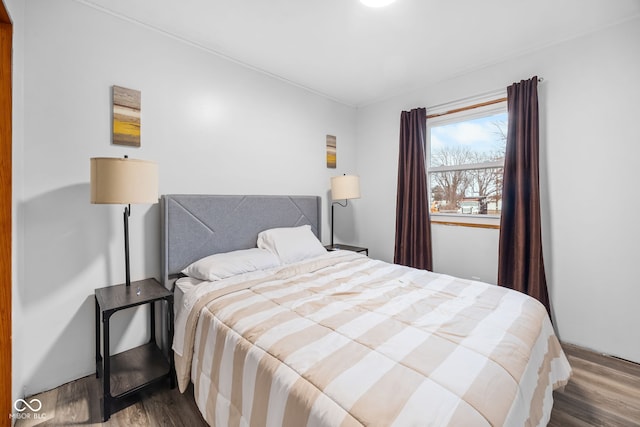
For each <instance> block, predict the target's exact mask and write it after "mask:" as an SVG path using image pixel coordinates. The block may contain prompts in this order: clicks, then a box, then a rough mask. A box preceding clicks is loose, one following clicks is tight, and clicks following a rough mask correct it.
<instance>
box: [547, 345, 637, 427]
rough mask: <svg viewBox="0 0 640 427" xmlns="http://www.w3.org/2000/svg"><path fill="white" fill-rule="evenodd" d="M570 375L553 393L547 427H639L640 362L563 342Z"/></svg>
mask: <svg viewBox="0 0 640 427" xmlns="http://www.w3.org/2000/svg"><path fill="white" fill-rule="evenodd" d="M563 348H564V350H565V353H566V355H567V358H568V359H569V363H570V364H571V368H572V369H573V376H572V377H571V380H570V381H569V383H568V384H567V385H566V387H565V388H564V390H557V391H555V392H554V394H553V396H554V405H553V411H552V413H551V420H550V422H549V425H550V426H583V425H584V426H607V427H609V426H613V427H615V426H624V427H627V426H640V365H638V364H636V363H633V362H629V361H626V360H622V359H618V358H615V357H611V356H607V355H604V354H598V353H595V352H592V351H589V350H587V349H584V348H580V347H577V346H573V345H567V344H564V345H563Z"/></svg>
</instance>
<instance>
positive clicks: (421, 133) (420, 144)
mask: <svg viewBox="0 0 640 427" xmlns="http://www.w3.org/2000/svg"><path fill="white" fill-rule="evenodd" d="M426 133H427V110H426V108H416V109H414V110H411V111H403V112H402V114H401V115H400V155H399V157H398V195H397V200H396V241H395V249H394V254H393V262H394V263H396V264H402V265H408V266H410V267H415V268H421V269H423V270H432V266H431V223H430V220H429V200H428V198H427V175H426V169H425V165H424V161H425V158H424V153H425V144H426Z"/></svg>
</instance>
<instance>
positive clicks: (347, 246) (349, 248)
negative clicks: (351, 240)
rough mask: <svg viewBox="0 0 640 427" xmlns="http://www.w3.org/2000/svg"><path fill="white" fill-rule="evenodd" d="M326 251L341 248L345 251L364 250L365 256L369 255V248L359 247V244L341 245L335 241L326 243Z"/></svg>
mask: <svg viewBox="0 0 640 427" xmlns="http://www.w3.org/2000/svg"><path fill="white" fill-rule="evenodd" d="M324 248H325V249H326V250H328V251H337V250H339V249H343V250H345V251H353V252H364V254H365V255H366V256H369V248H361V247H360V246H351V245H343V244H341V243H336V244H335V245H327V246H325V247H324Z"/></svg>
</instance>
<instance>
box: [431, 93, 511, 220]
mask: <svg viewBox="0 0 640 427" xmlns="http://www.w3.org/2000/svg"><path fill="white" fill-rule="evenodd" d="M460 109H461V110H462V109H463V108H460ZM434 115H435V116H436V117H430V118H428V119H427V153H426V155H427V161H426V164H427V183H428V187H429V202H430V206H431V208H430V210H431V215H432V219H433V220H434V222H438V220H439V219H444V218H446V217H447V216H455V217H456V218H455V221H459V222H466V221H467V220H469V222H476V223H477V222H478V221H479V220H480V222H482V219H483V218H485V219H488V220H489V222H491V221H494V222H495V221H496V219H497V220H499V218H500V212H501V209H502V176H503V169H504V155H505V148H506V142H507V105H506V100H504V101H501V102H499V103H493V104H491V105H483V106H481V107H476V108H471V109H464V111H460V112H455V113H447V114H442V115H439V116H438V115H437V114H434ZM428 117H429V116H428Z"/></svg>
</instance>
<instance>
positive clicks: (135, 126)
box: [113, 120, 140, 136]
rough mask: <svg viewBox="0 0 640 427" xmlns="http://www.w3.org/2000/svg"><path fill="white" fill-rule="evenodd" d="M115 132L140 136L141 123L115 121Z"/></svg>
mask: <svg viewBox="0 0 640 427" xmlns="http://www.w3.org/2000/svg"><path fill="white" fill-rule="evenodd" d="M113 133H114V134H120V135H131V136H140V123H131V122H121V121H119V120H114V121H113Z"/></svg>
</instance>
